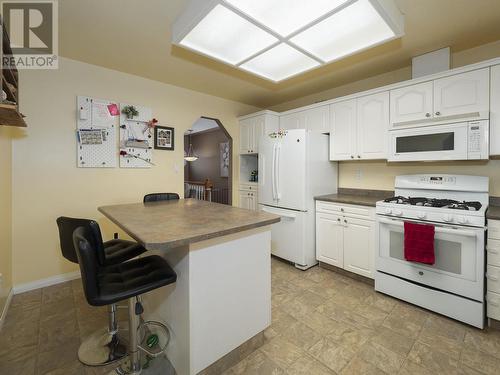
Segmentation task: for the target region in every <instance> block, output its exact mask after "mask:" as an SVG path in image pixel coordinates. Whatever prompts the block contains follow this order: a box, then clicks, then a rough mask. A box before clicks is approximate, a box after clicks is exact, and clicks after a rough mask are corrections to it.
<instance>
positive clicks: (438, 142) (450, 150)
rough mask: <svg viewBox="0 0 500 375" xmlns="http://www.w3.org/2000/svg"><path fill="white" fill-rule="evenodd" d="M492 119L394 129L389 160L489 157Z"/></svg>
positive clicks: (390, 132) (391, 131)
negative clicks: (490, 120) (490, 122)
mask: <svg viewBox="0 0 500 375" xmlns="http://www.w3.org/2000/svg"><path fill="white" fill-rule="evenodd" d="M489 127H490V125H489V120H479V121H469V122H457V123H452V124H445V125H431V126H426V127H417V128H408V129H397V130H390V131H389V137H390V145H389V155H388V156H389V157H388V160H389V161H439V160H481V159H488V158H489Z"/></svg>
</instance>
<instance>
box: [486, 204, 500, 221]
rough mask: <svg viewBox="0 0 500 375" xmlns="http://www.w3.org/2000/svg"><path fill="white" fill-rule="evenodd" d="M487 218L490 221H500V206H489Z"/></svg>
mask: <svg viewBox="0 0 500 375" xmlns="http://www.w3.org/2000/svg"><path fill="white" fill-rule="evenodd" d="M486 217H487V218H488V219H490V220H500V206H488V211H487V212H486Z"/></svg>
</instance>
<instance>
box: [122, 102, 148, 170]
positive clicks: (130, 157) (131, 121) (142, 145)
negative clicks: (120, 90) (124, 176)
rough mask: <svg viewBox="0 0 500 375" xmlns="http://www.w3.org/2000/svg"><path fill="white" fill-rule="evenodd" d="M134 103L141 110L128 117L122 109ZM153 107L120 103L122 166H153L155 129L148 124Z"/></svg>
mask: <svg viewBox="0 0 500 375" xmlns="http://www.w3.org/2000/svg"><path fill="white" fill-rule="evenodd" d="M130 105H133V106H134V107H135V109H136V110H137V111H138V112H139V114H138V115H136V116H133V117H132V118H127V116H126V115H125V114H123V113H122V110H123V108H124V107H126V106H130ZM152 118H153V114H152V111H151V108H148V107H143V106H139V105H135V104H124V103H121V104H120V153H119V154H120V167H121V168H151V166H152V165H154V164H153V150H152V148H153V143H154V138H153V129H152V128H151V127H149V126H148V123H149V122H150V121H151V120H152Z"/></svg>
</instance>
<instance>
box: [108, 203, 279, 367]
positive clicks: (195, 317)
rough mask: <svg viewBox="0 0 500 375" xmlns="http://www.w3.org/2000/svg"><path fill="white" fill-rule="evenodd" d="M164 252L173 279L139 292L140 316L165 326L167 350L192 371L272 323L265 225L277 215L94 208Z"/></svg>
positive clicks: (206, 207) (144, 206) (174, 206)
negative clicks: (142, 311) (142, 309)
mask: <svg viewBox="0 0 500 375" xmlns="http://www.w3.org/2000/svg"><path fill="white" fill-rule="evenodd" d="M99 211H100V212H102V213H103V214H104V216H106V217H107V218H109V219H110V220H111V221H112V222H114V223H115V224H116V225H118V226H119V227H120V228H121V229H123V230H124V231H125V232H126V233H127V234H128V235H130V236H131V237H132V238H134V239H135V240H136V241H138V242H139V243H141V244H142V245H143V246H144V247H145V248H146V249H147V250H149V251H148V252H147V253H146V254H145V256H147V255H152V254H158V255H161V256H162V257H164V258H165V259H166V260H167V262H168V263H169V264H170V266H171V267H172V268H173V269H174V270H175V272H176V273H177V282H176V283H175V284H172V285H171V286H167V287H164V288H160V289H157V290H155V291H153V292H150V293H148V294H146V295H145V296H144V307H145V316H146V318H147V319H157V320H161V321H163V322H165V323H167V325H168V326H169V328H170V330H171V341H170V345H169V348H168V351H167V355H168V358H169V360H170V361H171V363H172V364H173V366H174V367H175V369H176V371H177V373H178V374H180V375H184V374H197V373H199V372H200V371H202V370H204V369H206V368H207V367H209V366H210V365H212V364H213V363H214V362H216V361H218V360H219V359H221V358H222V357H224V356H225V355H226V354H228V353H230V352H231V351H233V350H234V349H236V348H238V347H239V346H240V345H242V344H243V343H245V342H246V341H248V340H250V339H251V338H252V337H254V336H255V335H257V334H259V333H261V332H262V331H263V330H264V329H265V328H267V327H268V326H269V325H270V324H271V227H270V225H271V224H274V223H277V222H279V220H280V219H279V217H278V216H276V215H272V214H268V213H265V212H255V211H249V210H244V209H240V208H235V207H231V206H227V205H222V204H217V203H210V202H205V201H199V200H195V199H181V200H173V201H165V202H155V203H138V204H125V205H115V206H104V207H99Z"/></svg>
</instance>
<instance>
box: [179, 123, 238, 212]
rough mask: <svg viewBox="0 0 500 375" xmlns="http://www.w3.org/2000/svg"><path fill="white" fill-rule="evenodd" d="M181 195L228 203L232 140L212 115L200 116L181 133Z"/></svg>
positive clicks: (229, 196)
mask: <svg viewBox="0 0 500 375" xmlns="http://www.w3.org/2000/svg"><path fill="white" fill-rule="evenodd" d="M184 156H185V157H184V190H185V191H184V196H185V197H186V198H189V197H190V198H196V199H204V200H210V201H212V202H216V203H222V204H228V205H231V204H232V185H233V161H232V159H233V139H232V137H231V136H230V135H229V132H228V131H227V130H226V129H225V128H224V125H223V124H222V123H221V122H220V121H219V120H218V119H216V118H211V117H205V116H202V117H200V118H199V119H198V120H197V121H195V123H194V124H193V125H192V126H191V128H190V129H189V130H188V131H187V132H186V133H185V134H184Z"/></svg>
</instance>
